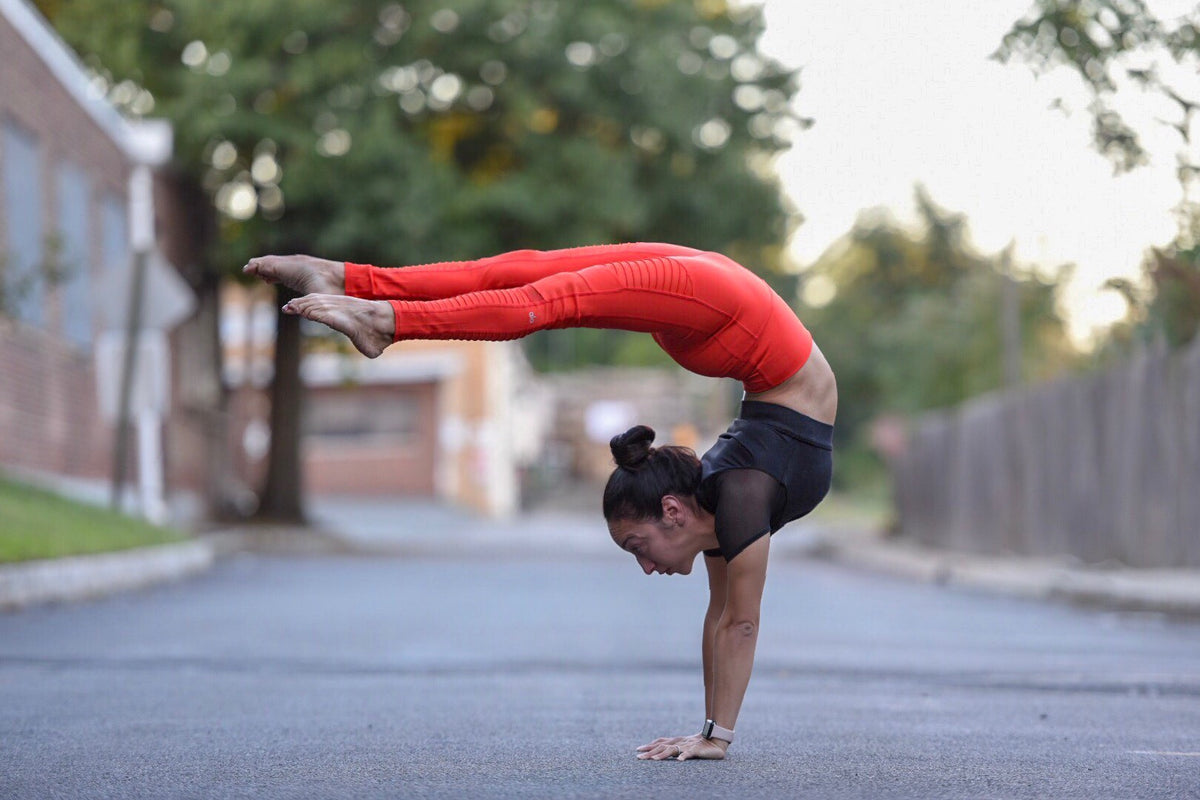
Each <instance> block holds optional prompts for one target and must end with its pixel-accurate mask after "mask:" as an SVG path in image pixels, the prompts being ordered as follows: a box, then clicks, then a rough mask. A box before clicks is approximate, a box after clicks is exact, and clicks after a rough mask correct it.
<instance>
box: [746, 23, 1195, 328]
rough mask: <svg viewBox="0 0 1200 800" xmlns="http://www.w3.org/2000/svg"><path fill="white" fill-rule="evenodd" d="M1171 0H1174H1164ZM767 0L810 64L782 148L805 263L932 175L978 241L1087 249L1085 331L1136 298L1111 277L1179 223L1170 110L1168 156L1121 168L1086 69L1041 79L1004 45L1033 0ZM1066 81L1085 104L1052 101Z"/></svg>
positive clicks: (795, 60) (906, 208)
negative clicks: (1081, 78) (794, 132)
mask: <svg viewBox="0 0 1200 800" xmlns="http://www.w3.org/2000/svg"><path fill="white" fill-rule="evenodd" d="M1192 1H1193V2H1194V0H1192ZM1164 4H1165V5H1166V6H1170V5H1171V4H1172V0H1160V2H1159V3H1157V4H1156V3H1150V7H1151V9H1152V10H1159V7H1161V6H1163V5H1164ZM762 5H763V10H764V14H765V18H766V24H767V29H766V32H765V33H764V35H763V38H762V40H761V42H760V46H761V49H762V51H763V52H764V53H765V54H767V55H769V56H771V57H773V58H775V59H777V60H778V61H780V62H782V63H783V64H785V65H787V66H789V67H799V68H801V69H802V72H801V77H800V91H799V92H798V94H797V96H796V100H795V108H796V110H797V111H798V112H799V113H800V114H802V115H803V116H806V117H812V118H813V119H815V121H816V124H815V125H814V126H813V127H812V128H811V129H810V130H808V131H805V132H803V133H801V134H799V135H798V136H797V137H796V139H795V143H794V145H793V147H792V148H791V150H790V151H788V152H787V153H786V154H784V155H783V156H781V157H780V159H779V161H778V164H777V168H778V170H779V173H780V177H781V180H782V182H783V185H784V189H785V191H786V192H787V194H788V195H789V197H790V198H791V201H792V203H793V204H794V205H795V206H796V207H797V209H798V210H799V211H800V213H801V214H803V215H804V217H805V222H804V223H803V225H802V226H801V227H800V228H799V229H798V231H797V233H796V234H795V236H794V237H793V240H792V242H791V254H792V256H793V258H794V260H795V261H796V262H797V263H799V264H800V265H802V266H808V265H811V264H812V263H813V262H814V261H815V260H816V259H817V258H818V257H819V256H820V255H821V253H822V252H824V251H825V250H826V249H827V248H828V247H829V246H830V245H832V244H833V243H834V242H835V241H836V240H837V239H838V238H839V237H841V236H842V235H844V234H846V233H847V232H849V230H850V229H851V228H852V227H853V224H854V221H855V219H856V217H857V216H858V214H859V212H860V211H861V210H863V209H868V208H875V207H881V206H882V207H887V208H889V209H891V210H892V211H893V212H894V215H895V216H896V217H897V219H899V220H900V221H901V222H906V223H912V222H914V221H915V210H914V203H913V196H914V188H915V186H916V184H918V183H921V184H924V185H925V186H926V187H927V188H928V190H929V192H930V194H931V196H932V197H933V199H934V201H935V202H936V203H938V204H939V205H940V206H941V207H943V208H946V209H948V210H951V211H955V212H961V213H964V214H966V215H967V218H968V223H969V226H970V229H971V232H972V238H973V240H974V243H975V245H976V246H977V248H978V249H979V250H980V251H982V252H984V253H994V252H997V251H999V250H1001V249H1002V248H1003V247H1005V246H1006V245H1007V244H1008V243H1009V242H1010V241H1012V242H1014V243H1015V247H1016V251H1015V252H1016V259H1017V261H1018V262H1019V263H1025V264H1031V263H1032V264H1037V265H1042V266H1046V267H1048V268H1053V267H1054V266H1055V265H1058V264H1062V263H1066V262H1071V263H1074V264H1076V272H1075V277H1074V279H1073V281H1072V283H1071V284H1070V285H1069V286H1068V287H1067V290H1066V291H1065V293H1064V296H1063V301H1064V306H1065V310H1066V311H1067V313H1068V315H1069V320H1070V325H1071V331H1072V334H1073V336H1074V337H1075V338H1076V339H1077V341H1079V342H1080V343H1086V342H1087V341H1088V339H1089V337H1090V335H1091V334H1092V332H1093V330H1094V329H1095V328H1096V327H1097V326H1102V325H1104V324H1107V323H1109V322H1111V321H1113V320H1114V319H1116V318H1119V317H1120V316H1121V315H1122V314H1123V313H1124V309H1125V305H1124V302H1123V301H1122V300H1121V299H1120V298H1119V297H1118V296H1117V294H1116V293H1115V292H1111V291H1101V288H1100V287H1101V286H1102V285H1103V283H1104V282H1105V281H1106V280H1107V279H1108V278H1110V277H1115V276H1128V277H1137V276H1139V275H1140V264H1141V261H1142V255H1143V252H1144V251H1145V250H1146V248H1147V247H1149V246H1152V245H1165V244H1167V243H1168V242H1170V241H1171V239H1172V238H1173V237H1174V236H1175V233H1176V229H1177V223H1176V219H1175V217H1174V216H1173V214H1172V212H1171V209H1172V207H1173V206H1174V205H1175V204H1176V203H1177V202H1178V200H1179V197H1180V189H1179V184H1178V182H1177V180H1176V178H1175V170H1174V152H1175V147H1174V142H1173V141H1172V140H1171V139H1170V138H1169V137H1170V135H1171V134H1170V132H1169V131H1168V130H1166V128H1165V126H1160V127H1162V130H1161V131H1155V132H1152V138H1154V139H1155V141H1156V142H1157V144H1158V146H1157V147H1155V148H1154V149H1153V150H1152V155H1155V156H1157V158H1156V159H1155V161H1154V163H1152V164H1151V166H1149V167H1143V168H1142V169H1140V170H1137V171H1135V172H1133V173H1130V174H1126V175H1122V176H1114V175H1113V170H1112V166H1111V164H1110V163H1109V162H1108V161H1107V160H1106V159H1105V158H1104V157H1103V156H1101V155H1100V154H1099V153H1097V152H1096V151H1095V150H1094V149H1092V148H1091V146H1090V119H1089V117H1088V115H1087V113H1086V110H1085V107H1086V97H1087V96H1086V94H1085V93H1084V92H1083V90H1082V88H1081V87H1080V84H1079V82H1078V81H1077V80H1072V79H1070V77H1069V75H1068V74H1067V73H1065V72H1064V73H1063V74H1061V75H1059V76H1057V77H1049V78H1042V79H1041V80H1035V78H1034V76H1033V75H1032V73H1031V72H1030V70H1029V69H1028V67H1026V66H1025V65H1024V64H1022V63H1019V62H1016V61H1013V62H1010V63H1009V64H1008V65H1003V64H1000V63H998V62H996V61H993V60H990V59H989V58H988V56H989V55H990V54H991V53H992V52H993V51H995V49H996V48H997V47H998V46H999V44H1000V41H1001V39H1002V38H1003V36H1004V34H1005V33H1006V32H1007V31H1008V29H1009V28H1010V27H1011V25H1012V23H1013V22H1015V21H1016V20H1018V19H1020V18H1021V17H1022V16H1024V15H1025V14H1026V13H1027V12H1028V11H1029V10H1030V8H1031V7H1032V0H986V2H974V1H965V0H921V2H916V3H898V2H895V0H841V2H837V3H830V2H815V1H814V0H765V2H764V3H762ZM1174 5H1176V6H1179V5H1180V0H1176V1H1175V2H1174ZM1183 5H1184V6H1185V7H1186V5H1187V3H1183ZM1160 13H1163V12H1161V11H1160ZM1059 96H1065V97H1066V99H1067V101H1068V103H1069V104H1070V103H1073V105H1074V106H1075V107H1076V108H1077V109H1078V111H1076V112H1075V113H1073V114H1071V115H1065V114H1064V113H1063V112H1062V111H1058V110H1052V109H1051V108H1050V104H1051V102H1052V101H1053V100H1054V99H1055V98H1056V97H1059Z"/></svg>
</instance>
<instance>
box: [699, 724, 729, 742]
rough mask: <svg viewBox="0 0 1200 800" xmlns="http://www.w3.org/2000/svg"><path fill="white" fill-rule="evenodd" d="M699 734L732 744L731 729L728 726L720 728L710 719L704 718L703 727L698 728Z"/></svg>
mask: <svg viewBox="0 0 1200 800" xmlns="http://www.w3.org/2000/svg"><path fill="white" fill-rule="evenodd" d="M700 735H701V736H703V737H704V738H705V739H720V740H721V741H723V742H729V743H730V744H733V731H731V730H729V728H722V727H721V726H720V725H718V724H717V723H715V722H713V721H712V720H711V719H706V720H704V727H703V728H701V729H700Z"/></svg>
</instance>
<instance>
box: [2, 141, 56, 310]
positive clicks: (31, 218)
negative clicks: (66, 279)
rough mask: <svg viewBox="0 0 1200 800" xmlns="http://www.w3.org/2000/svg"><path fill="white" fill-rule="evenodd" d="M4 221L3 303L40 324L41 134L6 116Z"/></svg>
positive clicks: (42, 286) (42, 283)
mask: <svg viewBox="0 0 1200 800" xmlns="http://www.w3.org/2000/svg"><path fill="white" fill-rule="evenodd" d="M3 127H4V134H3V135H4V168H3V173H4V224H5V230H6V231H7V232H8V242H7V244H8V246H7V248H6V252H4V253H3V264H4V282H3V285H2V288H3V298H2V300H3V304H2V306H0V308H2V309H3V311H4V312H5V313H8V314H11V315H13V316H14V317H16V318H17V319H20V320H24V321H25V322H29V323H31V324H34V325H40V324H42V321H43V319H44V317H45V309H44V305H45V293H46V285H45V279H44V276H43V275H42V260H43V253H42V245H43V231H42V179H41V177H42V171H41V169H39V164H38V142H37V137H35V136H34V135H33V134H31V133H29V132H27V131H25V130H24V129H23V128H20V127H18V126H17V125H16V124H15V123H14V122H12V121H10V120H5V121H4V126H3Z"/></svg>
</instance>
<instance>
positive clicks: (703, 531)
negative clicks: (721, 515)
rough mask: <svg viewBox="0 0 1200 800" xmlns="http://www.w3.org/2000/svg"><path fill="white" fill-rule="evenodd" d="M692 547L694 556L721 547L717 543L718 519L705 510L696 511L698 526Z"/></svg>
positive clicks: (692, 540) (695, 529)
mask: <svg viewBox="0 0 1200 800" xmlns="http://www.w3.org/2000/svg"><path fill="white" fill-rule="evenodd" d="M697 505H699V503H697ZM691 546H692V549H693V550H694V553H693V556H695V555H699V554H700V553H702V552H704V551H705V550H716V549H717V548H718V547H720V544H719V543H718V542H717V518H716V517H714V516H713V515H712V514H710V513H708V512H707V511H705V510H704V509H703V508H699V509H697V511H696V526H695V528H694V529H693V534H692V537H691Z"/></svg>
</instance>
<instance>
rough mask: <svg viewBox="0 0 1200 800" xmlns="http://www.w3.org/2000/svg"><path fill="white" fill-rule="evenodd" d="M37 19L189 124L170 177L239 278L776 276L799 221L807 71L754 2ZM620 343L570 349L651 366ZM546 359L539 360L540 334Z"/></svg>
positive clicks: (128, 7) (184, 6)
mask: <svg viewBox="0 0 1200 800" xmlns="http://www.w3.org/2000/svg"><path fill="white" fill-rule="evenodd" d="M43 7H44V8H45V10H46V11H47V12H49V13H51V14H52V15H53V17H52V19H53V22H54V24H55V26H56V27H57V28H58V29H59V30H60V31H61V32H62V34H63V36H64V37H65V38H66V39H67V41H68V42H70V43H71V45H72V46H74V47H75V48H76V49H78V50H79V51H80V52H81V53H83V54H84V55H85V56H86V58H87V59H88V61H89V63H91V64H92V65H93V67H94V68H95V69H96V70H97V71H98V72H99V73H100V74H101V75H102V76H104V77H105V79H106V80H107V82H108V84H109V85H110V87H111V91H110V96H111V97H113V99H114V100H116V101H119V102H123V104H124V105H125V106H126V107H127V108H130V109H131V110H138V111H141V112H142V113H152V114H153V115H156V116H165V117H167V118H169V119H170V120H171V121H173V122H174V124H175V130H176V154H177V161H178V166H179V168H180V169H182V170H183V171H185V172H186V173H187V174H189V175H191V176H192V177H193V179H194V180H196V181H198V182H200V183H202V184H203V185H204V187H205V188H206V190H207V191H208V193H209V195H210V197H212V198H213V202H214V205H215V207H216V208H217V209H218V211H219V212H220V217H219V218H220V228H219V241H218V242H217V243H216V246H215V249H214V251H213V256H212V257H213V263H215V264H222V265H225V267H226V268H227V269H231V270H232V269H236V268H237V267H240V265H241V264H243V263H244V262H245V260H246V259H247V258H248V257H250V256H252V255H256V254H261V253H264V252H312V253H315V254H319V255H324V256H327V257H335V258H345V259H349V260H357V261H364V262H372V263H378V264H406V263H421V262H426V261H432V260H444V259H455V258H469V257H478V256H481V255H486V254H490V253H494V252H498V251H502V250H508V249H513V248H517V247H538V248H553V247H564V246H574V245H579V244H591V243H604V242H617V241H631V240H664V241H675V242H680V243H686V244H689V245H692V246H695V247H700V248H707V249H714V250H720V251H723V252H727V253H731V254H736V255H735V257H738V258H740V259H742V260H743V261H744V263H746V264H747V266H749V267H751V268H752V269H755V270H757V271H760V272H763V273H771V272H773V271H774V272H778V271H779V270H780V267H781V257H780V245H781V243H782V242H783V241H784V239H785V238H786V234H787V232H788V224H789V219H790V217H789V214H788V210H787V209H786V208H785V207H784V205H783V201H782V200H781V196H780V192H779V190H778V186H777V185H776V182H775V179H774V178H773V177H771V176H770V175H769V174H768V173H767V172H766V171H764V170H763V169H761V165H762V164H763V163H764V161H765V160H766V159H768V158H769V157H770V156H771V155H772V154H774V153H777V152H778V151H780V150H781V149H783V148H784V147H786V145H787V142H786V140H785V135H786V132H787V128H788V126H791V127H792V128H795V127H797V126H803V125H804V124H806V121H804V120H796V119H794V118H793V117H792V115H791V112H790V111H789V101H790V99H791V97H792V95H793V93H794V91H795V88H796V76H795V75H794V74H793V73H791V72H789V71H787V70H785V69H783V68H782V67H781V66H780V65H779V64H777V63H775V62H773V61H771V60H769V59H767V58H764V57H763V56H761V55H760V54H758V52H757V41H758V37H759V35H760V33H761V31H762V26H763V22H762V17H761V13H760V12H759V11H758V10H757V9H746V10H741V9H739V10H732V9H730V8H728V7H727V6H726V5H725V3H724V2H721V0H696V1H695V2H653V1H652V0H586V1H585V0H472V1H471V2H460V3H442V2H432V1H431V0H419V1H418V2H409V3H405V4H403V5H401V4H398V3H395V2H384V1H383V0H373V1H370V2H364V1H362V0H320V1H319V2H318V0H286V1H285V0H256V1H255V2H253V3H216V4H214V3H211V2H204V1H203V0H164V1H163V2H151V1H150V0H74V1H73V2H71V3H50V2H48V0H47V1H46V2H44V4H43ZM147 92H148V93H149V94H148V95H147V94H146V93H147ZM150 96H152V97H153V109H152V110H151V109H150V108H149V107H148V105H149V103H148V97H150ZM565 335H567V334H565V333H559V334H558V336H560V337H562V336H565ZM634 336H636V335H634ZM627 338H628V337H627V336H622V335H616V334H611V335H610V334H605V335H600V336H597V335H594V334H591V333H580V334H578V336H577V339H576V340H575V341H574V342H573V343H572V344H571V346H570V347H568V348H566V351H570V352H574V353H575V354H576V356H577V357H578V358H579V359H580V360H610V359H611V358H612V357H613V355H614V354H619V353H623V352H628V351H635V352H637V351H640V350H641V349H643V348H642V347H641V345H633V344H626V343H624V340H625V339H627ZM638 338H645V337H638ZM536 342H540V343H541V344H540V345H539V344H537V343H536ZM536 342H535V349H540V350H541V351H542V352H541V355H542V357H543V358H542V359H541V360H542V361H547V360H548V356H550V355H551V349H552V348H550V347H549V346H547V344H546V343H547V342H548V340H547V339H546V338H545V337H542V338H540V339H538V340H536ZM642 357H643V356H642V355H639V356H638V358H642Z"/></svg>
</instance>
